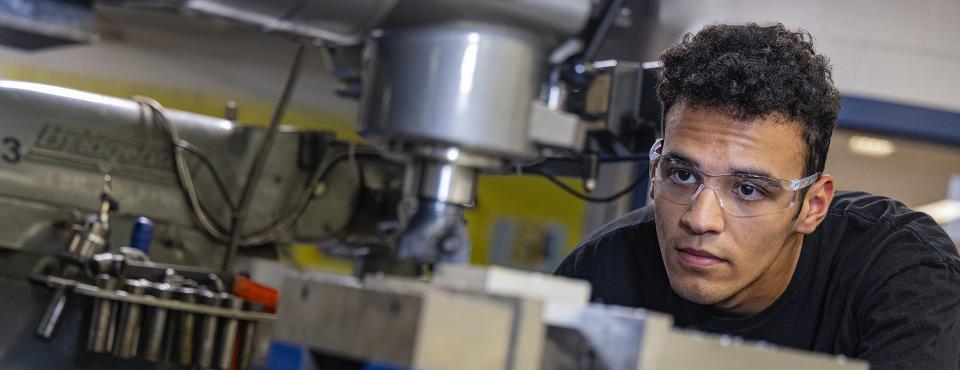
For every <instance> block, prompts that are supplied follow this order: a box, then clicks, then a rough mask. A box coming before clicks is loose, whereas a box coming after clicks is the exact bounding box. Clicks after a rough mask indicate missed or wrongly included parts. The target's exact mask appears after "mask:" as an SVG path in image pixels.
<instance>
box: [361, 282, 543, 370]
mask: <svg viewBox="0 0 960 370" xmlns="http://www.w3.org/2000/svg"><path fill="white" fill-rule="evenodd" d="M365 286H366V287H367V288H371V289H393V290H395V291H417V292H429V291H431V290H438V289H439V290H446V291H449V292H452V293H455V294H466V295H470V296H473V297H476V298H478V299H485V300H489V301H491V302H499V303H503V304H505V305H507V306H509V307H510V309H511V311H512V313H511V315H512V319H511V331H510V339H509V342H508V343H507V348H508V351H509V352H508V353H507V364H506V367H504V369H508V370H527V369H529V370H534V369H540V359H541V357H542V353H543V343H544V338H545V336H546V325H545V324H544V323H543V309H544V308H543V305H544V304H543V301H542V300H540V299H535V298H527V297H522V296H518V295H501V294H497V293H491V292H485V291H481V290H461V289H454V288H452V287H451V286H443V285H437V284H436V280H434V281H433V283H432V284H431V283H428V282H426V281H424V280H418V279H410V278H404V277H396V276H381V277H376V278H367V279H366V280H365Z"/></svg>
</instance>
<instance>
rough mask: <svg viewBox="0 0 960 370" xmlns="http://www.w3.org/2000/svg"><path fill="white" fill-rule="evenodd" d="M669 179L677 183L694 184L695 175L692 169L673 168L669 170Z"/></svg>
mask: <svg viewBox="0 0 960 370" xmlns="http://www.w3.org/2000/svg"><path fill="white" fill-rule="evenodd" d="M670 179H671V180H673V182H675V183H677V184H696V183H697V176H696V175H694V174H693V171H689V170H685V169H681V168H675V169H672V170H670Z"/></svg>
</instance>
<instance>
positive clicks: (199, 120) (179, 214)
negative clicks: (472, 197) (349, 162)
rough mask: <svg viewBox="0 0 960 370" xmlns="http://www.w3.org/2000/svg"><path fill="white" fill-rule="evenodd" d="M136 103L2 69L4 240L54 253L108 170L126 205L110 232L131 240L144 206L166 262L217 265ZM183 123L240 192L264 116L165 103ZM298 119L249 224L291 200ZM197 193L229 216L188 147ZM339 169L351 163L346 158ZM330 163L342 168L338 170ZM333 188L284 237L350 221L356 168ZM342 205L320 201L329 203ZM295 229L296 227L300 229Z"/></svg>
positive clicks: (118, 240) (157, 253)
mask: <svg viewBox="0 0 960 370" xmlns="http://www.w3.org/2000/svg"><path fill="white" fill-rule="evenodd" d="M144 114H145V113H144V112H143V110H142V109H141V107H140V106H138V104H137V103H135V102H133V101H130V100H125V99H117V98H112V97H107V96H103V95H97V94H90V93H85V92H81V91H76V90H69V89H64V88H59V87H53V86H47V85H39V84H31V83H24V82H17V81H0V118H2V120H3V124H2V128H3V132H2V134H3V135H2V136H3V137H2V138H0V141H2V143H3V145H2V147H0V151H2V154H3V158H4V159H3V160H2V161H0V207H2V208H3V209H4V214H8V215H10V214H16V215H18V217H5V218H4V222H3V223H0V247H3V248H10V249H19V250H30V251H33V252H39V253H55V252H59V250H60V248H62V246H63V245H65V244H66V243H67V240H66V239H67V237H68V236H69V230H67V229H65V226H66V225H70V224H72V223H73V222H75V221H76V218H77V217H78V216H77V214H78V213H79V214H84V213H89V212H92V211H95V210H97V209H98V206H99V203H98V199H97V196H96V195H97V194H98V193H99V192H100V190H101V189H102V187H103V174H104V173H109V174H110V175H111V177H112V179H113V181H112V182H113V195H114V197H115V198H117V200H118V201H119V203H120V210H119V211H118V212H116V213H115V214H114V215H113V217H112V219H111V222H112V225H111V226H112V229H113V230H115V232H113V233H112V235H111V240H110V242H111V243H112V244H113V245H124V244H126V243H127V242H128V240H129V234H128V231H127V230H129V228H130V225H131V223H132V220H133V219H134V218H135V217H138V216H147V217H150V218H151V219H153V220H154V221H155V223H156V230H155V237H154V243H153V248H151V257H152V259H153V260H155V261H159V262H172V263H181V264H192V265H200V266H211V267H213V266H218V263H219V262H220V259H221V258H222V253H223V248H222V247H221V246H219V245H217V243H215V242H212V241H211V240H210V239H209V238H208V237H207V236H206V235H204V234H203V233H202V231H200V230H199V229H198V228H197V227H196V226H195V225H194V220H193V218H192V215H191V213H190V212H189V210H188V207H187V203H186V202H185V201H184V197H183V194H182V193H181V191H180V189H179V186H178V184H177V182H176V179H175V176H174V173H173V171H172V167H171V163H172V161H171V158H170V151H169V139H168V138H167V137H166V136H165V135H164V134H163V132H162V131H160V129H159V128H158V127H156V126H155V125H153V124H151V123H150V122H149V120H148V119H145V118H144ZM167 117H168V119H169V121H170V123H171V124H172V125H174V126H176V127H177V129H178V131H179V132H180V135H181V136H182V137H183V138H184V139H186V140H188V141H189V142H191V143H192V144H194V145H195V146H197V147H198V148H200V149H201V151H202V152H203V153H204V154H205V155H206V156H207V157H209V158H210V161H211V162H212V163H213V164H214V166H215V167H216V168H217V170H218V171H219V172H220V174H221V176H223V178H224V181H225V182H226V184H225V185H226V187H227V188H228V190H230V191H231V193H232V194H236V193H237V192H238V189H239V188H240V187H241V186H242V184H243V181H244V180H245V179H244V176H245V172H244V169H246V168H247V167H248V166H249V165H250V162H251V159H252V156H253V150H252V148H253V147H254V146H255V144H256V143H257V142H259V140H261V139H262V131H261V129H259V128H254V127H247V126H241V125H236V124H234V123H233V122H230V121H226V120H221V119H216V118H213V117H207V116H200V115H196V114H191V113H186V112H179V111H172V110H171V111H168V112H167ZM302 135H304V134H303V133H301V132H298V131H291V130H285V131H284V132H282V133H281V134H280V135H279V136H278V138H277V141H278V143H277V146H276V148H275V150H274V151H273V152H272V153H271V155H270V156H269V159H268V169H267V171H265V174H264V176H263V179H262V180H261V182H262V184H261V185H262V186H260V187H259V188H258V189H259V190H258V192H257V194H256V196H255V197H254V202H253V206H252V208H251V212H252V214H251V217H250V218H249V220H250V222H248V223H247V224H246V225H245V227H244V229H245V230H262V229H264V228H265V227H267V226H268V225H270V224H272V223H273V222H275V221H276V220H277V219H278V218H280V217H281V216H283V215H286V214H288V213H289V212H290V206H291V203H293V202H294V200H295V198H296V197H297V196H298V194H301V193H302V191H303V187H304V184H305V183H306V180H307V179H308V177H309V176H310V175H311V173H312V169H305V168H300V167H299V166H298V158H299V155H300V149H301V148H302V146H301V144H300V137H301V136H302ZM190 163H191V164H192V166H194V167H193V168H194V171H195V172H194V176H195V180H196V182H197V187H198V191H199V194H200V198H201V200H202V204H203V205H204V207H205V208H207V209H208V210H209V211H210V212H211V214H212V215H214V217H215V218H217V219H219V220H221V221H223V222H226V221H227V220H228V219H229V217H228V216H229V214H228V209H227V204H226V202H225V201H224V200H223V199H222V197H221V196H220V194H219V192H218V191H217V190H216V186H215V185H214V182H213V180H212V177H211V176H210V173H209V172H208V171H207V170H206V168H204V167H203V166H202V165H200V164H199V162H198V161H197V160H196V159H190ZM343 170H347V169H346V168H343ZM334 172H338V173H339V172H342V171H340V170H337V171H334ZM331 178H332V180H331V181H330V182H329V183H328V184H327V187H328V190H329V191H328V193H334V194H337V195H338V196H330V197H320V198H318V199H316V200H314V201H313V202H312V203H317V205H318V206H317V207H310V209H309V211H308V212H306V213H305V214H304V216H303V217H304V218H306V220H303V221H305V224H309V225H311V226H312V227H311V228H309V229H307V228H302V227H295V228H292V229H291V230H289V231H288V233H287V234H286V235H281V239H290V238H323V237H329V235H330V233H331V232H332V231H334V230H339V229H341V228H343V227H344V225H346V223H347V222H348V220H349V217H350V215H351V212H344V211H343V210H345V209H349V205H350V202H351V200H352V199H354V194H356V191H357V189H356V186H357V184H356V180H355V176H336V177H334V176H331ZM327 205H328V206H329V207H332V208H334V209H338V210H340V211H338V212H324V211H323V210H325V209H326V210H329V209H330V208H327V207H328V206H327ZM298 234H300V235H298Z"/></svg>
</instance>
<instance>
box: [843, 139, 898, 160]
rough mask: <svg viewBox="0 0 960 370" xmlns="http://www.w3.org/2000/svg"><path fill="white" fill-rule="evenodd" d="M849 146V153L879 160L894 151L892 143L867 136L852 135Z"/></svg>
mask: <svg viewBox="0 0 960 370" xmlns="http://www.w3.org/2000/svg"><path fill="white" fill-rule="evenodd" d="M849 145H850V151H852V152H853V153H855V154H859V155H862V156H866V157H874V158H881V157H886V156H888V155H891V154H893V152H895V151H896V147H895V146H894V145H893V142H892V141H890V140H886V139H880V138H876V137H869V136H859V135H854V136H853V137H851V138H850V141H849Z"/></svg>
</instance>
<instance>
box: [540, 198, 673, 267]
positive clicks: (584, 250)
mask: <svg viewBox="0 0 960 370" xmlns="http://www.w3.org/2000/svg"><path fill="white" fill-rule="evenodd" d="M653 222H654V212H653V207H650V206H647V207H642V208H638V209H636V210H633V211H631V212H629V213H627V214H625V215H623V216H621V217H619V218H617V219H616V220H614V221H611V222H610V223H607V224H606V225H604V226H602V227H600V228H599V229H597V230H596V231H594V232H592V233H590V235H589V236H588V237H586V238H585V239H583V241H581V242H580V243H579V244H577V246H576V247H574V249H573V251H572V252H571V253H570V254H569V255H568V256H567V257H566V258H565V259H564V260H563V262H561V263H560V266H559V267H558V268H557V271H556V273H557V274H559V275H565V276H571V277H577V278H586V277H587V276H590V275H593V274H594V272H593V270H594V267H595V266H597V265H600V264H603V265H609V264H610V263H616V264H623V263H629V262H630V261H633V260H635V259H634V257H635V256H634V253H636V248H635V247H639V246H640V245H643V244H647V243H650V242H654V243H655V242H656V229H655V228H654V226H653ZM638 244H640V245H638ZM653 249H656V248H653Z"/></svg>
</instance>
